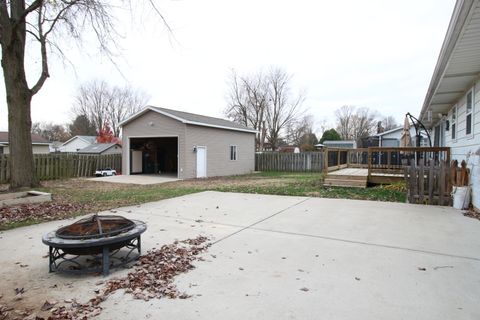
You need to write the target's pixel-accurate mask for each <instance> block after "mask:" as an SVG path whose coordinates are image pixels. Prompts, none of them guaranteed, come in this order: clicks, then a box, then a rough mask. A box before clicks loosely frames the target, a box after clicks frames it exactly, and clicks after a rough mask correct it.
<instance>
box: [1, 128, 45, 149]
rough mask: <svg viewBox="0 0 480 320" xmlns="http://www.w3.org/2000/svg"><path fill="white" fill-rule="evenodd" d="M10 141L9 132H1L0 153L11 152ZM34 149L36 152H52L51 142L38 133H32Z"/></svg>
mask: <svg viewBox="0 0 480 320" xmlns="http://www.w3.org/2000/svg"><path fill="white" fill-rule="evenodd" d="M9 144H10V143H9V141H8V132H6V131H1V132H0V154H9V153H10V148H9ZM32 151H33V153H34V154H42V153H50V142H49V141H48V140H47V139H45V138H43V137H42V136H39V135H38V134H33V133H32Z"/></svg>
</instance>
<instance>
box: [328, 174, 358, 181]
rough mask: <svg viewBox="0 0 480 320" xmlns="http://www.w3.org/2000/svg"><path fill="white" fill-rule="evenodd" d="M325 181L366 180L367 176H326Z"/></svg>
mask: <svg viewBox="0 0 480 320" xmlns="http://www.w3.org/2000/svg"><path fill="white" fill-rule="evenodd" d="M326 179H331V180H361V181H363V180H365V181H366V180H367V176H366V175H365V176H358V175H355V176H354V175H345V174H327V177H326Z"/></svg>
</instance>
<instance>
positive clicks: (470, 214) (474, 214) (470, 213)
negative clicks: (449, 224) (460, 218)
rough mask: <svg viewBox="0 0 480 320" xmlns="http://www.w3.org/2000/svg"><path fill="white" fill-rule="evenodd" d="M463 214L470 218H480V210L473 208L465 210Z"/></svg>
mask: <svg viewBox="0 0 480 320" xmlns="http://www.w3.org/2000/svg"><path fill="white" fill-rule="evenodd" d="M463 215H464V216H465V217H470V218H473V219H478V220H480V212H477V211H476V210H475V209H473V208H471V209H468V210H467V211H464V212H463Z"/></svg>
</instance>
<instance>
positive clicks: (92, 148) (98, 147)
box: [78, 143, 122, 154]
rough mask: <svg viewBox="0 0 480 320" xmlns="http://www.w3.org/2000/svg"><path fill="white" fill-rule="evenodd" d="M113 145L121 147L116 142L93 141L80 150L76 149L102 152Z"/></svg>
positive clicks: (84, 151) (80, 151) (87, 151)
mask: <svg viewBox="0 0 480 320" xmlns="http://www.w3.org/2000/svg"><path fill="white" fill-rule="evenodd" d="M114 146H119V147H120V148H121V147H122V146H121V145H119V144H118V143H94V144H91V145H89V146H87V147H85V148H83V149H81V150H78V153H92V154H93V153H95V154H96V153H102V152H105V151H106V150H108V149H110V148H112V147H114Z"/></svg>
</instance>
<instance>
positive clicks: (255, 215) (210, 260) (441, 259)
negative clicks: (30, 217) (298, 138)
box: [0, 192, 480, 319]
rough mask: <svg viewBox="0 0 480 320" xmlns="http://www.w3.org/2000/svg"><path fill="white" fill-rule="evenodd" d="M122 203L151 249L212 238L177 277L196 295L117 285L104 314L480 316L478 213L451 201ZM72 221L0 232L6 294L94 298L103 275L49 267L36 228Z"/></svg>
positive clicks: (31, 299)
mask: <svg viewBox="0 0 480 320" xmlns="http://www.w3.org/2000/svg"><path fill="white" fill-rule="evenodd" d="M217 207H218V208H217ZM115 211H116V213H118V214H121V215H124V216H126V217H128V218H133V219H141V220H145V221H147V223H148V227H149V229H148V230H147V232H146V233H145V236H144V237H143V247H144V249H145V250H147V249H149V248H153V247H156V246H157V247H158V246H160V245H162V244H166V243H171V242H172V241H173V240H174V239H184V238H189V237H190V238H191V237H195V236H197V235H200V234H202V235H206V236H208V237H210V238H211V241H212V243H213V245H212V247H210V249H209V250H208V252H206V253H205V254H204V257H205V261H198V262H196V263H195V264H196V266H197V268H196V269H195V270H193V271H191V272H189V273H187V274H182V275H180V276H179V277H178V278H177V280H176V284H177V285H178V287H179V289H180V290H182V291H186V292H187V293H189V294H192V295H193V297H192V298H190V299H186V300H181V299H179V300H170V299H160V300H150V301H148V302H145V301H140V300H133V299H132V297H131V296H130V295H128V294H123V293H122V292H117V293H115V294H113V295H112V296H110V297H109V298H108V299H107V300H106V301H105V302H104V303H102V307H103V308H104V310H103V312H102V313H101V314H100V316H99V317H98V319H160V318H173V319H212V318H218V319H478V318H480V306H479V305H478V301H477V300H478V297H479V296H480V279H479V278H478V274H480V237H478V234H480V221H478V220H474V219H471V218H467V217H464V216H463V215H461V213H460V212H459V211H457V210H454V209H452V208H445V207H433V206H418V205H405V204H399V203H381V202H370V201H352V200H332V199H317V198H301V197H282V196H268V195H253V194H233V193H219V192H203V193H198V194H192V195H188V196H183V197H179V198H175V199H169V200H163V201H158V202H152V203H148V204H144V205H140V206H131V207H125V208H119V209H117V210H115ZM69 222H70V221H59V222H51V223H45V224H41V225H36V226H31V227H26V228H19V229H15V230H11V231H7V232H3V233H1V234H0V237H1V239H0V241H2V246H0V266H2V268H0V278H1V279H2V281H1V282H0V294H2V293H3V294H4V297H3V299H2V303H6V302H8V301H11V300H12V299H13V289H14V288H16V287H25V289H27V291H26V294H25V297H24V301H23V302H22V303H24V304H25V306H33V305H35V306H37V307H38V306H39V305H40V306H41V304H43V302H44V301H45V300H46V299H47V298H49V299H51V298H53V299H58V300H62V299H66V298H77V299H78V300H79V301H82V300H86V299H89V298H91V297H92V295H93V290H94V289H95V288H97V287H98V286H96V285H95V282H97V281H98V280H99V279H102V278H101V277H92V276H82V277H72V276H64V275H58V274H48V272H47V260H46V259H45V258H42V256H44V255H45V254H46V251H47V248H46V246H44V245H43V244H41V240H40V239H41V235H42V234H43V233H44V232H47V231H50V230H52V229H54V228H56V227H58V226H60V225H62V224H67V223H69ZM12 248H14V250H12ZM17 262H19V263H20V264H28V266H27V267H19V264H16V263H17ZM419 268H420V269H419ZM423 268H425V269H423ZM126 272H127V270H123V271H117V272H114V273H113V274H112V275H111V276H110V277H116V276H121V275H124V274H125V273H126ZM45 288H49V289H48V290H45Z"/></svg>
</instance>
